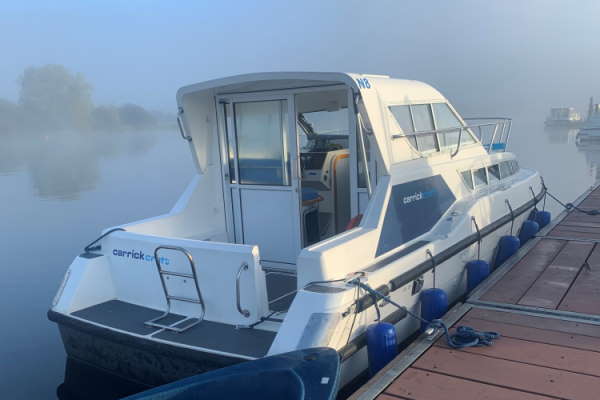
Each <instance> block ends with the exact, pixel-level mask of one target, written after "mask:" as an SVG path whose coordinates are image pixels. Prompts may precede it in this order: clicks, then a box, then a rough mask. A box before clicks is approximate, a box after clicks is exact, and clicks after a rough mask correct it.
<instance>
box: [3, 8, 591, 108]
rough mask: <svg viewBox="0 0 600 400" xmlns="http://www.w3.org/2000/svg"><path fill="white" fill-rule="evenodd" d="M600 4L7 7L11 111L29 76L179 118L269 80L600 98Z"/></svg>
mask: <svg viewBox="0 0 600 400" xmlns="http://www.w3.org/2000/svg"><path fill="white" fill-rule="evenodd" d="M599 17H600V2H598V1H594V0H590V1H576V2H574V1H547V0H543V1H542V0H539V1H499V0H498V1H495V2H492V1H411V2H408V1H401V0H394V1H370V2H359V1H347V0H340V1H294V2H292V1H289V2H287V1H282V0H275V1H256V2H255V1H243V2H242V1H230V2H226V1H164V2H152V1H138V0H135V1H132V0H128V1H60V2H56V1H36V0H30V1H28V2H26V4H17V3H16V2H14V4H11V3H10V2H7V1H3V2H2V3H1V5H0V48H1V49H2V54H3V56H2V62H0V76H1V77H2V78H1V79H0V98H7V99H10V100H13V101H14V100H16V97H17V93H18V86H17V83H16V81H17V78H18V76H19V75H20V73H21V72H22V71H23V69H24V68H25V67H27V66H30V65H38V66H39V65H44V64H48V63H57V64H63V65H65V66H66V67H67V68H69V69H70V70H72V71H75V72H81V73H83V74H84V75H85V77H86V78H87V79H88V81H89V82H90V83H91V84H92V85H93V87H94V101H95V102H97V103H123V102H129V101H131V102H135V103H138V104H140V105H142V106H144V107H147V108H154V109H160V110H165V111H173V110H174V109H175V104H174V103H175V101H174V97H175V91H176V90H177V88H178V87H180V86H182V85H185V84H189V83H194V82H198V81H203V80H207V79H212V78H216V77H222V76H227V75H231V74H238V73H246V72H255V71H267V70H325V71H334V70H341V71H353V72H366V73H383V74H389V75H392V76H395V77H405V78H411V79H417V80H422V81H426V82H428V83H430V84H432V85H434V86H436V87H437V88H438V89H440V90H441V91H442V92H443V93H444V94H446V95H447V97H449V98H450V100H451V101H453V102H454V103H455V105H456V106H458V107H459V109H462V110H464V109H467V111H468V112H469V113H471V114H473V113H488V114H489V113H492V114H498V113H508V112H516V111H515V107H514V105H515V104H516V102H518V104H519V106H518V107H519V109H522V108H523V107H531V109H536V110H538V111H539V110H541V109H544V110H545V109H547V107H550V106H552V105H557V106H558V105H563V104H564V105H575V106H577V107H579V109H580V110H581V111H583V107H585V105H586V104H587V99H588V97H589V96H590V95H596V96H597V97H599V98H600V82H599V81H598V79H596V74H597V71H599V70H600V68H599V67H600V52H598V51H597V49H598V46H599V38H600V24H598V20H599Z"/></svg>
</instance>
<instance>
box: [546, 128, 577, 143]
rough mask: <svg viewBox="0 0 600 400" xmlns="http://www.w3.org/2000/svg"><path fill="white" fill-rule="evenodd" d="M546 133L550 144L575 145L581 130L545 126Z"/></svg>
mask: <svg viewBox="0 0 600 400" xmlns="http://www.w3.org/2000/svg"><path fill="white" fill-rule="evenodd" d="M544 132H545V133H546V136H547V137H548V141H549V142H550V143H556V144H566V143H575V139H576V136H577V132H579V129H573V128H569V127H565V126H545V127H544Z"/></svg>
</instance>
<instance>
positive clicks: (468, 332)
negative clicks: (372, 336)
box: [348, 278, 500, 349]
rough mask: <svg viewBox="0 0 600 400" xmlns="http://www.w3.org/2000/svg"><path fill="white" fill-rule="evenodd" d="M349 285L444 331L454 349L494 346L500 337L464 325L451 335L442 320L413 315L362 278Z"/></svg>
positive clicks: (447, 340)
mask: <svg viewBox="0 0 600 400" xmlns="http://www.w3.org/2000/svg"><path fill="white" fill-rule="evenodd" d="M348 283H349V284H354V285H356V286H358V287H360V288H362V289H364V290H365V291H367V293H369V294H370V295H371V296H373V297H379V298H381V299H382V300H384V301H386V302H387V303H390V304H392V305H394V306H395V307H397V308H398V309H400V310H403V311H405V312H406V313H407V314H408V315H410V316H411V317H413V318H415V319H417V320H419V321H421V322H425V323H426V324H427V329H428V328H433V329H442V331H443V334H444V336H446V342H447V343H448V346H449V347H451V348H453V349H462V348H465V347H475V346H491V345H492V344H494V339H497V338H499V337H500V334H499V333H497V332H486V331H478V330H476V329H473V328H471V327H469V326H464V325H461V326H458V327H457V328H456V331H455V332H454V333H450V332H449V331H448V326H447V325H446V323H445V322H444V321H442V320H441V319H434V320H431V321H428V320H426V319H424V318H421V316H420V315H417V314H415V313H413V312H412V311H410V310H409V309H408V308H406V307H404V306H401V305H400V304H398V303H396V302H395V301H393V300H392V299H390V298H389V296H386V295H384V294H383V293H381V292H379V291H377V290H375V289H373V288H372V287H371V286H369V285H368V284H366V283H363V282H361V281H360V278H356V279H353V280H351V281H349V282H348Z"/></svg>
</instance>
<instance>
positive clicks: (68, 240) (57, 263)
mask: <svg viewBox="0 0 600 400" xmlns="http://www.w3.org/2000/svg"><path fill="white" fill-rule="evenodd" d="M513 117H514V124H513V134H512V137H511V142H510V146H509V148H510V149H511V151H514V152H515V153H517V155H518V156H519V160H520V164H521V166H522V167H529V168H534V169H537V170H539V171H541V172H542V174H543V176H544V178H545V180H546V183H547V185H548V187H549V188H550V190H551V191H552V192H553V193H554V194H555V195H557V196H558V197H560V198H562V199H564V200H565V201H571V200H574V199H575V198H576V197H577V196H578V195H579V194H580V193H582V192H583V191H584V190H586V189H587V188H589V187H590V186H591V185H592V184H593V183H594V182H595V180H596V177H597V170H598V164H599V163H600V146H597V147H593V146H592V147H586V148H581V147H578V146H577V145H576V143H575V134H576V131H568V130H564V129H562V130H560V129H554V130H545V129H544V127H543V119H544V117H545V116H544V115H542V114H540V115H526V116H524V117H518V116H516V117H515V116H513ZM192 174H193V165H192V161H191V157H190V155H189V150H188V147H187V144H186V143H185V142H184V141H183V140H181V139H180V138H179V137H178V136H177V133H176V132H162V133H152V134H148V135H146V134H123V135H107V136H106V137H94V138H88V137H84V138H81V135H79V136H78V135H69V134H62V135H58V136H57V135H49V136H48V135H37V136H36V137H33V138H32V139H27V140H23V139H15V138H13V139H12V140H9V141H8V145H4V146H3V147H2V148H0V223H1V226H2V229H1V230H0V256H1V259H2V268H1V271H2V275H1V276H0V315H1V316H2V320H3V323H2V329H0V393H2V397H3V398H7V399H55V398H57V396H59V397H60V398H61V399H63V400H64V399H69V400H70V399H83V398H85V399H92V398H102V399H110V398H116V397H118V396H120V395H122V394H125V393H127V392H131V391H135V390H136V388H134V387H131V386H123V385H122V383H120V382H116V381H114V380H111V379H109V377H106V376H100V375H99V374H97V373H93V374H92V373H90V371H88V370H87V369H86V368H85V367H84V366H80V365H73V364H72V363H69V365H67V363H66V359H65V353H64V351H63V348H62V344H61V342H60V337H59V334H58V330H57V328H56V326H55V325H54V324H53V323H50V322H49V321H48V320H47V319H46V311H47V309H48V307H49V306H50V303H51V302H52V298H53V296H54V294H55V292H56V289H57V287H58V285H59V283H60V281H61V279H62V277H63V274H64V272H65V270H66V268H67V267H68V265H69V264H70V263H71V261H72V260H73V258H74V257H75V256H76V255H77V254H79V253H80V252H81V250H82V248H83V247H84V246H85V245H86V244H87V243H88V242H90V241H91V240H93V239H94V238H95V237H97V236H98V234H99V232H100V231H101V230H102V229H103V228H105V227H107V226H112V225H118V224H122V223H125V222H129V221H133V220H136V219H141V218H146V217H150V216H154V215H158V214H161V213H165V212H167V211H168V210H169V209H170V208H171V206H172V205H173V204H174V203H175V201H176V200H177V198H178V197H179V195H180V193H181V192H182V191H183V190H184V188H185V186H186V184H187V183H188V181H189V180H190V178H191V177H192ZM548 208H550V209H551V211H553V215H557V214H558V211H560V210H559V208H558V207H557V205H556V204H554V203H552V202H549V203H548ZM67 367H68V368H67ZM65 375H66V376H67V383H66V384H63V382H64V381H65ZM57 388H58V390H57ZM57 392H58V395H57Z"/></svg>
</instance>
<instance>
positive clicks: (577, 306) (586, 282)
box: [558, 246, 600, 315]
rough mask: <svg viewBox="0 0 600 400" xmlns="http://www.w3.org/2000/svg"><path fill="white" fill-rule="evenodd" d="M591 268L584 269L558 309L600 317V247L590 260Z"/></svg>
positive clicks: (596, 248)
mask: <svg viewBox="0 0 600 400" xmlns="http://www.w3.org/2000/svg"><path fill="white" fill-rule="evenodd" d="M588 265H589V266H590V268H586V267H585V268H582V270H581V272H580V273H579V275H578V276H577V278H576V279H575V282H574V283H573V286H571V288H570V289H569V291H568V292H567V294H566V295H565V297H564V299H563V300H562V302H561V303H560V305H559V307H558V309H559V310H564V311H573V312H578V313H585V314H594V315H600V246H596V247H595V248H594V251H593V252H592V254H591V255H590V257H589V259H588Z"/></svg>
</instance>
